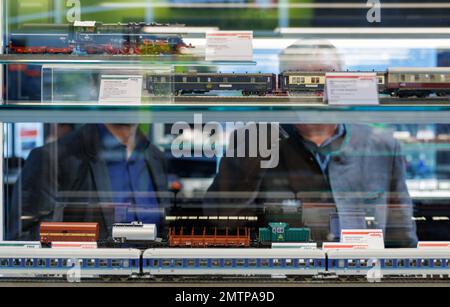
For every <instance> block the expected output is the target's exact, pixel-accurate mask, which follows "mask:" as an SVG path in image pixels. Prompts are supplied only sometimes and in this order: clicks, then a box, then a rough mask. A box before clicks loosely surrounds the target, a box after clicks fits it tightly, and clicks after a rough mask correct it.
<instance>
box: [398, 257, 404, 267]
mask: <svg viewBox="0 0 450 307" xmlns="http://www.w3.org/2000/svg"><path fill="white" fill-rule="evenodd" d="M397 267H399V268H404V267H405V260H403V259H400V260H397Z"/></svg>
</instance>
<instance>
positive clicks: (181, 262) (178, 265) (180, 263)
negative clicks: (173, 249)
mask: <svg viewBox="0 0 450 307" xmlns="http://www.w3.org/2000/svg"><path fill="white" fill-rule="evenodd" d="M175 266H176V267H178V268H181V267H183V260H182V259H178V260H175Z"/></svg>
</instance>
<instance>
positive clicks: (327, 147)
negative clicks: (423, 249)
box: [206, 41, 417, 247]
mask: <svg viewBox="0 0 450 307" xmlns="http://www.w3.org/2000/svg"><path fill="white" fill-rule="evenodd" d="M341 69H342V64H341V60H340V57H339V54H338V52H337V49H336V48H335V47H334V46H333V45H331V44H329V43H328V42H323V41H320V42H313V41H303V42H300V43H297V44H295V45H293V46H290V47H288V48H287V49H286V50H284V51H283V53H282V54H281V55H280V71H287V70H300V71H333V70H336V71H339V70H341ZM318 120H320V119H318ZM280 128H281V129H280V131H281V133H280V140H279V141H280V143H279V158H280V162H279V164H278V166H276V167H275V168H273V169H262V168H261V166H260V165H261V164H260V162H261V160H262V159H261V158H260V157H258V158H238V157H225V158H223V159H222V160H221V163H220V167H219V173H218V174H217V176H216V178H215V179H214V182H213V184H212V185H211V187H210V188H209V191H208V193H207V195H206V202H207V203H208V204H209V206H208V207H214V206H215V205H217V206H220V205H228V206H229V207H233V206H234V207H236V205H238V206H237V208H242V209H244V208H246V209H248V207H249V206H250V207H251V205H255V204H260V205H263V207H264V204H267V203H270V202H273V201H274V200H273V198H275V199H276V200H277V201H279V199H280V198H282V197H284V196H283V195H295V196H291V197H295V198H296V199H294V200H292V201H291V200H290V201H291V203H295V202H297V203H300V204H302V205H303V215H302V218H301V219H302V220H301V221H297V223H296V225H291V226H307V227H310V228H311V231H312V236H313V240H315V241H319V242H323V241H327V240H337V239H338V238H339V236H340V230H342V229H356V228H367V227H374V228H381V229H383V230H384V233H385V242H386V245H387V246H403V247H415V245H416V241H417V237H416V231H415V223H414V222H413V220H412V202H411V199H410V196H409V193H408V189H407V187H406V183H405V180H406V175H405V165H404V160H403V157H402V156H401V150H400V145H399V144H398V143H397V141H396V140H394V139H393V137H392V136H391V135H388V134H384V133H380V132H376V131H374V130H373V129H372V128H370V127H369V126H364V125H346V124H337V125H336V124H297V125H281V127H280ZM246 129H249V126H247V127H246ZM237 134H238V133H237V132H236V133H235V135H234V136H233V137H236V135H237ZM235 142H236V141H235ZM235 142H231V144H236V143H235ZM237 142H239V140H238V141H237ZM245 142H246V143H247V142H248V139H247V140H245ZM248 145H249V144H246V145H245V146H246V147H245V148H247V146H248ZM236 146H238V145H236ZM232 192H240V193H235V194H234V195H235V196H233V193H232ZM283 193H284V194H283ZM221 194H222V195H221ZM309 203H315V204H318V203H319V204H322V205H323V206H317V205H316V206H310V207H309V209H308V210H309V213H308V212H307V209H306V207H307V206H305V204H309ZM329 204H332V206H331V207H332V208H333V209H332V210H331V211H330V212H329V213H328V214H323V213H324V212H327V211H326V210H327V209H326V208H328V207H329ZM237 210H239V209H237ZM324 210H325V211H324ZM220 212H221V211H220V210H219V214H221V213H220ZM232 214H233V215H239V214H240V213H239V212H234V213H232ZM278 216H279V215H278ZM333 216H335V218H334V219H333ZM266 219H269V220H267V221H265V222H278V221H281V220H276V219H277V217H275V220H270V217H266ZM368 222H370V223H368ZM336 225H337V226H336ZM261 226H262V225H261ZM265 226H267V225H265Z"/></svg>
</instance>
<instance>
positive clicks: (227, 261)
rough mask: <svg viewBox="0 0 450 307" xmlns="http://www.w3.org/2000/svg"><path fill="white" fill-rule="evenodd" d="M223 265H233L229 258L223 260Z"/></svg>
mask: <svg viewBox="0 0 450 307" xmlns="http://www.w3.org/2000/svg"><path fill="white" fill-rule="evenodd" d="M223 265H224V266H226V267H231V266H233V261H231V259H226V260H225V261H224V263H223Z"/></svg>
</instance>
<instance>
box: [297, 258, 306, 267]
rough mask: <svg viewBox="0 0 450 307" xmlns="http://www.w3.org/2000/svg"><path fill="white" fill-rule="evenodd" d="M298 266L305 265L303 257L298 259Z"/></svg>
mask: <svg viewBox="0 0 450 307" xmlns="http://www.w3.org/2000/svg"><path fill="white" fill-rule="evenodd" d="M298 266H299V267H305V266H306V262H305V260H304V259H300V260H299V261H298Z"/></svg>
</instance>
